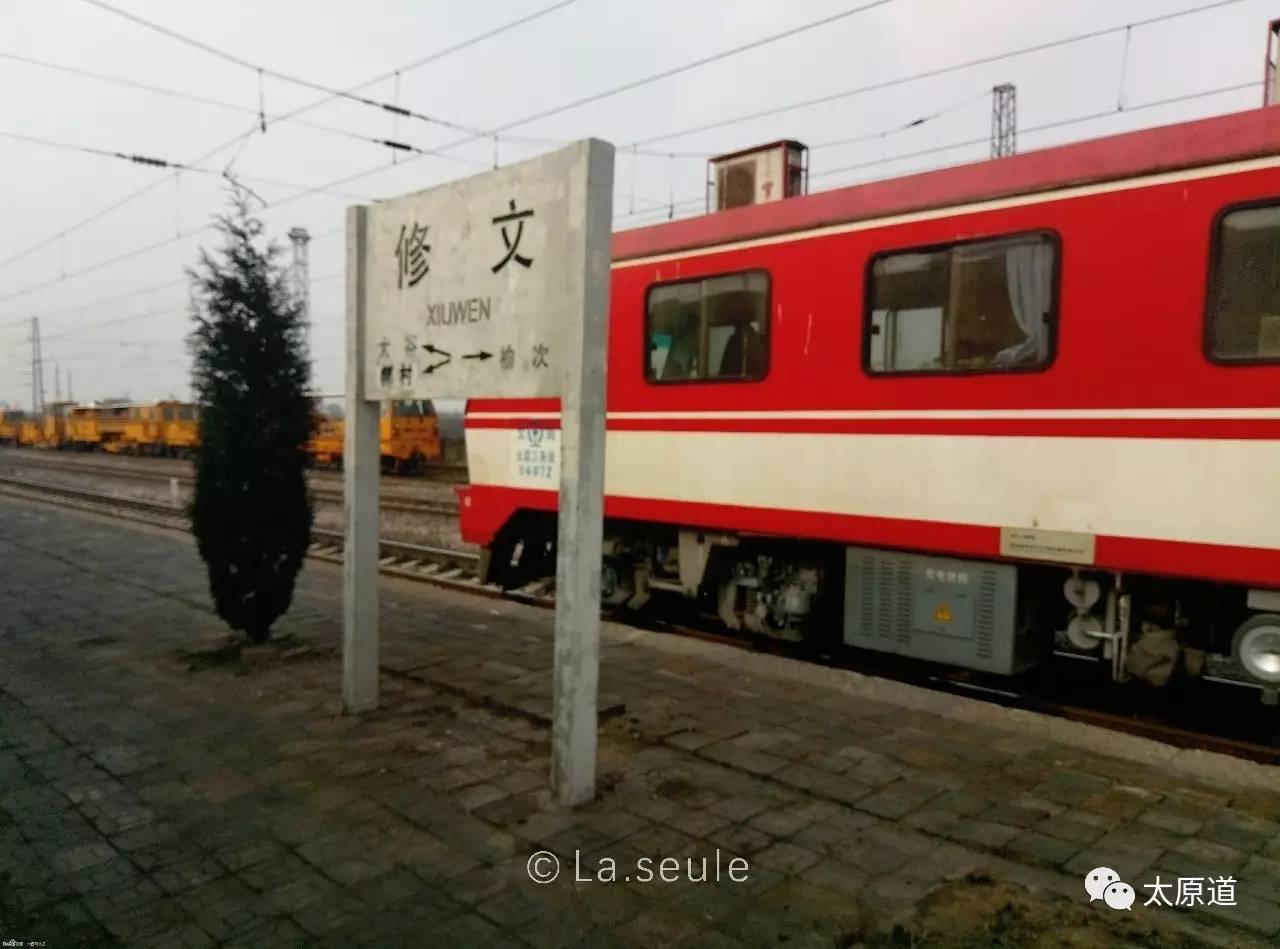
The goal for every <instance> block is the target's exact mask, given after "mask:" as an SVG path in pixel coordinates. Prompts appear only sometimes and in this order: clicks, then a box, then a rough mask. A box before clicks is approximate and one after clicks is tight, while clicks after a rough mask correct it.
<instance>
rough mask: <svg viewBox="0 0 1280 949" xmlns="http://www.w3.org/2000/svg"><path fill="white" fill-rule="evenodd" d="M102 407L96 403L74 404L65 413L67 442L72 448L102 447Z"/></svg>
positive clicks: (88, 448)
mask: <svg viewBox="0 0 1280 949" xmlns="http://www.w3.org/2000/svg"><path fill="white" fill-rule="evenodd" d="M102 411H103V410H102V409H101V408H100V407H99V406H96V405H76V406H73V407H72V408H71V410H70V411H69V412H68V413H67V442H68V443H69V444H70V445H71V447H72V448H78V449H79V450H81V451H93V450H95V449H97V448H101V447H102V424H101V414H102Z"/></svg>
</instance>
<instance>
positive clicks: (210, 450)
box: [188, 187, 312, 642]
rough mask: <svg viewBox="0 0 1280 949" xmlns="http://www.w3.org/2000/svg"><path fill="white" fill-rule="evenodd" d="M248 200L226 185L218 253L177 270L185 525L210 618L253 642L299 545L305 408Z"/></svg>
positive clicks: (278, 270)
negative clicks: (186, 315) (187, 316)
mask: <svg viewBox="0 0 1280 949" xmlns="http://www.w3.org/2000/svg"><path fill="white" fill-rule="evenodd" d="M248 200H249V196H248V194H247V193H246V192H245V191H244V190H242V189H240V188H238V187H233V189H232V192H231V202H230V203H231V210H230V211H229V212H228V213H227V214H225V215H223V216H221V217H219V218H218V223H217V227H218V230H219V231H220V232H221V234H222V236H223V238H224V244H223V247H222V249H221V250H220V251H218V252H217V253H216V255H211V254H210V253H209V252H208V251H206V250H204V249H201V251H200V263H199V265H198V267H197V268H196V269H195V270H193V271H189V272H188V273H189V276H190V277H191V281H192V299H191V314H192V317H193V318H194V320H195V323H196V329H195V330H194V332H193V333H192V334H191V337H190V344H191V348H192V356H193V359H194V370H193V372H194V380H193V381H194V385H195V391H196V397H197V400H198V404H199V412H200V446H199V449H198V451H197V454H196V487H195V500H194V502H193V503H192V507H191V521H192V530H193V532H194V533H195V536H196V543H197V546H198V547H199V550H200V556H201V558H203V560H204V562H205V565H206V567H207V569H208V573H209V589H210V592H211V593H212V595H213V601H214V605H215V606H216V607H217V610H218V615H219V616H221V617H222V618H223V619H224V620H225V621H226V622H227V625H229V626H230V627H231V628H232V629H234V630H243V631H244V632H245V633H246V634H247V635H248V636H249V638H250V639H252V640H253V641H254V642H264V641H265V640H266V639H267V637H268V636H270V634H271V624H272V623H274V622H275V621H276V619H277V618H278V617H279V616H280V615H281V614H283V613H284V612H285V611H286V610H287V609H288V608H289V603H290V600H291V599H292V598H293V587H294V581H295V580H296V578H297V575H298V571H299V569H301V567H302V559H303V557H304V556H305V555H306V551H307V546H308V544H309V543H310V536H311V523H312V507H311V497H310V495H309V493H308V490H307V468H308V467H309V464H310V462H309V458H308V455H307V453H306V443H307V440H308V439H309V438H310V435H311V427H312V413H311V400H310V399H309V397H308V395H307V388H308V383H309V381H310V365H309V362H308V359H307V345H306V327H305V325H304V320H305V314H304V313H303V311H302V305H301V302H300V301H298V300H297V299H295V298H294V297H293V296H292V295H291V294H290V293H289V291H288V284H287V281H286V274H285V270H284V268H282V267H281V266H280V265H279V264H278V263H277V261H276V258H277V256H278V254H279V248H278V247H277V246H275V245H274V244H267V245H265V246H260V245H262V244H263V241H262V233H263V224H262V221H261V220H259V219H257V218H255V217H254V216H253V215H252V214H251V213H250V209H249V206H248Z"/></svg>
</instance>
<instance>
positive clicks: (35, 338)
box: [31, 316, 44, 415]
mask: <svg viewBox="0 0 1280 949" xmlns="http://www.w3.org/2000/svg"><path fill="white" fill-rule="evenodd" d="M43 410H44V357H43V356H42V355H41V354H40V317H38V316H33V317H31V414H32V415H39V414H40V413H41V412H42V411H43Z"/></svg>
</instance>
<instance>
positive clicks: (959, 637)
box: [484, 511, 1280, 705]
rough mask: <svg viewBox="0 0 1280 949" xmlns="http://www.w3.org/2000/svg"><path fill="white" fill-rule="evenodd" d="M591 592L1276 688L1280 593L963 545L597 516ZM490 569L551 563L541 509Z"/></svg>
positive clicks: (868, 634)
mask: <svg viewBox="0 0 1280 949" xmlns="http://www.w3.org/2000/svg"><path fill="white" fill-rule="evenodd" d="M603 555H604V557H603V563H602V566H601V600H602V603H603V604H604V605H605V606H606V608H612V609H615V610H620V611H642V610H661V609H664V608H681V609H689V608H693V609H694V610H696V611H697V612H698V613H699V614H700V615H702V616H703V617H709V618H712V621H713V622H715V623H717V624H719V625H720V626H721V627H722V628H723V629H726V630H730V631H734V632H740V633H744V634H754V635H761V636H768V637H772V638H775V639H781V640H787V641H792V642H801V643H809V644H813V645H816V646H819V647H821V648H824V649H830V648H838V647H841V646H844V647H853V648H861V649H870V650H874V651H877V652H885V653H894V654H897V655H902V656H908V657H912V658H914V659H922V660H927V661H932V662H938V663H944V664H946V665H951V666H959V667H964V668H969V669H974V670H978V671H980V672H988V673H997V674H1003V675H1012V674H1016V673H1019V672H1022V671H1025V670H1027V669H1030V668H1033V667H1036V666H1039V665H1042V664H1044V663H1047V662H1050V661H1070V660H1082V661H1091V662H1094V663H1097V664H1098V665H1099V666H1100V667H1101V668H1102V670H1105V671H1104V673H1103V674H1104V675H1105V676H1106V677H1108V678H1109V679H1111V680H1112V681H1114V682H1117V683H1120V682H1128V681H1134V680H1136V681H1139V682H1142V683H1145V684H1147V685H1149V686H1152V687H1163V686H1166V685H1169V684H1170V683H1173V682H1180V681H1185V680H1191V679H1199V678H1206V679H1211V680H1214V681H1226V682H1232V683H1238V684H1241V685H1248V686H1253V687H1256V688H1258V689H1259V690H1260V693H1261V698H1262V701H1263V702H1264V703H1266V704H1269V705H1275V704H1277V702H1278V700H1280V592H1277V591H1271V590H1262V589H1252V590H1251V589H1246V588H1243V587H1240V586H1233V585H1228V584H1218V583H1212V582H1206V581H1197V580H1186V579H1173V578H1166V577H1156V576H1149V575H1142V574H1120V573H1116V572H1112V571H1105V570H1099V569H1092V568H1083V567H1073V566H1069V565H1058V564H1042V563H1000V562H994V561H982V560H964V559H957V558H954V557H944V556H935V555H927V554H919V553H912V552H905V551H895V550H881V549H875V548H864V547H850V546H845V545H843V544H837V543H826V542H818V541H801V540H790V539H783V538H778V537H774V536H766V535H750V534H739V533H732V532H717V531H707V530H699V529H684V528H679V527H675V526H670V525H659V524H648V523H640V522H627V521H608V522H606V525H605V533H604V544H603ZM486 559H487V564H486V566H485V567H484V572H485V573H486V574H487V577H488V579H489V580H490V581H491V582H496V583H499V584H501V585H502V586H503V587H504V588H506V589H516V588H520V587H522V586H525V585H527V584H530V583H536V582H538V581H540V580H542V581H545V580H547V579H548V578H552V577H554V575H555V518H554V516H553V515H550V514H546V513H543V512H530V511H525V512H522V513H521V514H520V515H518V516H517V517H516V518H513V519H512V520H511V521H510V522H509V523H508V524H507V525H506V526H505V527H504V528H503V529H502V530H501V531H500V532H499V533H498V535H497V536H496V537H495V539H494V543H493V545H492V547H491V548H490V549H489V550H488V551H487V557H486Z"/></svg>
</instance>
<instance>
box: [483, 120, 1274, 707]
mask: <svg viewBox="0 0 1280 949" xmlns="http://www.w3.org/2000/svg"><path fill="white" fill-rule="evenodd" d="M798 148H799V146H797V145H796V143H790V142H783V143H778V144H777V145H775V146H769V147H766V148H765V149H763V150H762V152H761V157H760V161H759V162H758V163H757V164H756V165H755V166H754V167H748V168H747V170H746V171H745V172H733V174H738V175H739V177H740V178H741V176H742V175H744V174H745V175H748V176H749V175H751V174H754V175H757V176H761V177H767V176H770V175H773V174H775V173H776V174H781V175H783V176H784V177H787V174H788V172H787V170H786V169H787V168H788V166H792V167H794V165H795V161H794V158H795V155H796V153H797V149H798ZM732 158H733V160H734V163H736V165H735V167H736V166H740V165H742V163H743V161H744V155H743V154H742V153H740V154H738V155H735V156H732ZM746 158H750V155H749V154H748V155H746ZM745 180H747V189H746V190H747V192H750V191H751V187H750V185H751V182H750V180H749V178H748V179H745ZM721 181H722V183H723V182H724V181H726V179H724V178H723V177H722V179H721ZM739 183H741V182H739ZM795 183H796V179H795V177H794V171H792V173H791V176H790V178H789V183H788V182H784V184H783V186H781V187H778V188H777V189H776V190H777V191H780V192H782V193H783V194H787V193H788V192H792V191H795V190H797V189H796V188H795V187H794V185H795ZM729 184H731V185H732V184H733V182H732V181H729ZM756 184H757V185H759V184H760V182H758V181H757V182H756ZM756 190H757V192H758V191H760V190H761V189H760V188H758V187H757V189H756ZM764 190H768V189H764ZM722 191H723V192H724V193H726V194H727V193H729V191H728V190H726V189H722ZM608 359H609V365H608V416H607V419H608V421H607V425H608V438H607V464H606V501H605V514H606V525H605V552H606V563H605V566H604V571H603V575H602V577H603V579H602V592H603V596H604V598H605V600H606V601H607V602H610V603H614V604H629V605H631V606H636V607H639V606H641V605H643V604H644V603H646V602H647V601H648V600H649V599H650V598H652V597H658V596H664V597H671V596H675V597H684V598H692V599H695V600H697V601H699V602H700V603H701V604H702V605H703V606H704V607H705V608H706V610H707V612H710V613H718V614H719V616H720V617H721V618H722V619H723V621H724V623H725V624H726V625H727V626H729V627H730V628H735V629H747V630H751V631H755V632H764V633H771V634H774V635H779V636H783V637H787V638H798V637H829V638H831V639H835V640H837V641H843V642H845V643H848V644H850V645H854V646H859V647H865V648H871V649H878V650H883V651H889V652H895V653H903V654H908V655H913V656H919V657H923V658H927V659H933V660H937V661H941V662H947V663H952V664H956V665H961V666H969V667H972V668H978V669H987V670H992V671H997V672H1015V671H1018V670H1020V669H1023V668H1026V667H1028V666H1030V665H1032V664H1035V663H1038V662H1041V661H1047V659H1048V656H1049V654H1050V653H1051V652H1058V653H1066V654H1071V655H1078V656H1083V657H1094V658H1097V659H1100V660H1104V661H1105V662H1106V663H1107V665H1108V666H1109V669H1110V671H1111V674H1112V675H1114V677H1115V678H1117V679H1123V678H1125V677H1127V676H1128V675H1129V674H1130V673H1131V672H1135V673H1137V674H1139V675H1141V676H1142V677H1143V678H1146V679H1148V680H1150V681H1153V682H1157V683H1159V682H1163V681H1166V680H1167V678H1168V676H1169V674H1170V673H1172V672H1173V671H1175V669H1183V670H1186V671H1189V672H1191V673H1192V674H1197V673H1199V672H1200V671H1201V670H1202V669H1204V668H1206V666H1205V661H1206V659H1207V660H1208V662H1209V668H1210V671H1212V670H1213V669H1214V668H1219V669H1222V668H1227V666H1228V664H1229V665H1230V668H1231V669H1233V670H1235V672H1234V673H1233V674H1236V675H1238V676H1239V677H1240V678H1242V679H1244V680H1247V681H1251V682H1253V683H1255V684H1259V685H1261V686H1262V687H1263V695H1264V697H1267V698H1274V697H1275V695H1276V690H1277V687H1280V108H1274V107H1271V108H1264V109H1259V110H1254V111H1249V112H1244V113H1240V114H1234V115H1228V116H1224V117H1219V118H1212V119H1207V120H1203V121H1195V122H1188V123H1184V124H1179V125H1172V126H1168V127H1164V128H1158V129H1151V130H1146V131H1140V132H1134V133H1129V134H1123V135H1116V136H1111V137H1107V138H1102V139H1097V140H1093V141H1087V142H1082V143H1078V144H1072V145H1066V146H1062V147H1055V148H1049V149H1044V150H1042V151H1037V152H1033V153H1028V154H1022V155H1017V156H1012V157H1007V158H1000V159H994V160H990V161H981V162H976V163H973V164H969V165H964V166H960V167H953V168H947V169H943V170H938V171H933V172H927V173H923V174H915V175H911V176H907V177H903V178H899V179H895V180H888V181H881V182H876V183H871V184H864V185H859V186H856V187H850V188H844V189H840V190H833V191H828V192H824V193H820V194H813V195H808V196H791V197H784V198H783V199H782V200H775V201H770V202H768V203H761V204H754V205H750V206H743V207H736V208H733V209H731V210H725V211H718V212H715V213H711V214H708V215H706V216H704V217H700V218H696V219H689V220H681V221H675V222H670V223H664V224H660V225H657V226H653V227H646V228H642V229H638V230H632V231H626V232H622V233H619V234H617V235H615V237H614V243H613V267H612V283H611V311H610V335H609V350H608ZM557 426H558V406H557V403H555V402H554V401H535V400H528V401H512V400H472V401H471V402H470V403H469V405H468V410H467V416H466V441H467V454H468V459H469V464H470V475H471V478H470V480H471V484H470V486H469V487H467V488H465V489H462V491H461V495H462V505H461V512H462V513H461V527H462V533H463V536H464V538H465V539H467V540H468V541H471V542H473V543H476V544H480V545H483V547H484V548H486V550H487V552H488V557H487V558H486V563H487V568H486V569H487V571H488V574H489V576H490V578H491V579H495V580H498V581H500V582H503V583H504V584H507V585H509V586H510V585H517V584H519V583H521V582H524V581H526V580H527V579H529V578H531V577H537V576H546V575H550V574H552V573H553V572H554V571H553V569H551V567H550V563H551V561H550V559H549V557H550V555H551V552H552V547H553V545H554V541H555V518H554V511H555V507H556V497H557V495H556V488H557V485H558V460H557V450H556V433H555V430H556V428H557ZM1215 657H1217V661H1218V663H1219V665H1218V666H1213V665H1212V663H1213V662H1214V660H1215ZM1223 657H1226V658H1223Z"/></svg>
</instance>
